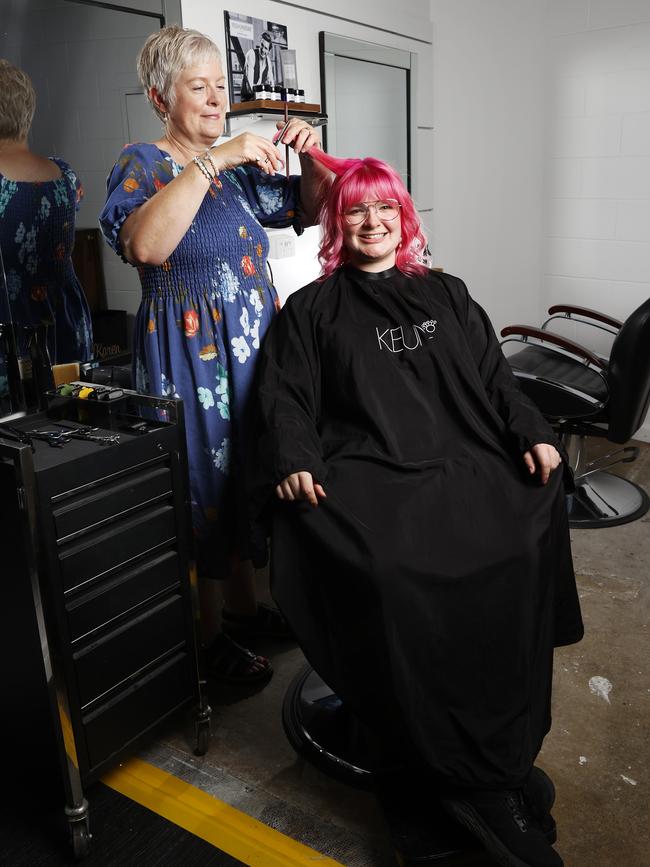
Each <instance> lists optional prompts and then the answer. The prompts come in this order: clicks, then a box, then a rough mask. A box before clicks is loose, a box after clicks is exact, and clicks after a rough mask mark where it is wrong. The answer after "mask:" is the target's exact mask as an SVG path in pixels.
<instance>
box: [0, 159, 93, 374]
mask: <svg viewBox="0 0 650 867" xmlns="http://www.w3.org/2000/svg"><path fill="white" fill-rule="evenodd" d="M50 159H51V160H52V162H54V163H56V164H57V166H58V167H59V168H60V169H61V177H60V178H56V179H55V180H52V181H39V182H33V181H12V180H10V179H9V178H6V177H4V175H2V174H0V249H1V250H2V258H3V262H4V269H5V274H6V277H7V291H8V294H9V303H10V305H11V315H12V318H13V321H14V323H15V324H16V325H17V326H18V328H17V331H18V340H19V349H21V346H20V344H21V342H22V341H21V331H20V326H21V325H38V324H40V323H46V324H47V325H49V326H54V327H50V328H48V348H49V351H50V358H51V361H52V362H53V363H56V364H60V363H61V362H65V361H89V360H90V357H91V352H92V326H91V320H90V311H89V310H88V304H87V302H86V296H85V295H84V292H83V289H82V288H81V284H80V283H79V280H78V279H77V275H76V274H75V272H74V268H73V265H72V258H71V257H72V248H73V247H74V228H75V211H76V210H78V208H79V202H80V201H81V197H82V196H83V190H82V187H81V182H80V181H79V178H78V177H77V176H76V174H75V173H74V171H73V170H72V169H71V168H70V166H69V165H68V164H67V163H66V162H64V161H63V160H62V159H59V158H58V157H50ZM24 349H25V348H24V346H23V347H22V351H24Z"/></svg>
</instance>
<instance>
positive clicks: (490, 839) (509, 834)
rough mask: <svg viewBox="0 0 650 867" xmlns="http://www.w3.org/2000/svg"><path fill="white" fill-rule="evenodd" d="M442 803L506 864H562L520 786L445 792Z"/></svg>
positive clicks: (511, 866)
mask: <svg viewBox="0 0 650 867" xmlns="http://www.w3.org/2000/svg"><path fill="white" fill-rule="evenodd" d="M442 805H443V807H444V808H445V809H446V810H447V812H448V813H449V815H451V816H453V818H454V819H456V820H457V821H458V822H460V824H461V825H463V826H464V827H465V828H467V830H468V831H470V832H471V833H472V834H473V835H474V836H475V837H476V838H477V839H478V840H480V841H481V843H482V844H483V846H484V848H485V849H486V850H487V851H488V852H489V853H490V855H491V856H492V857H493V858H494V859H495V861H497V862H498V863H499V864H501V865H503V867H562V865H563V864H564V862H563V861H562V859H561V858H560V856H559V855H558V853H557V852H556V851H555V850H554V849H553V847H552V846H551V844H550V843H549V841H548V840H547V839H546V837H545V836H544V834H543V833H542V831H541V829H540V828H539V826H538V824H537V823H536V822H535V821H534V819H533V818H532V817H531V815H530V812H529V810H528V808H527V805H526V801H525V799H524V796H523V792H522V790H521V789H506V790H502V791H477V790H476V789H472V790H469V791H467V792H459V793H454V794H453V795H448V794H447V795H445V796H443V798H442Z"/></svg>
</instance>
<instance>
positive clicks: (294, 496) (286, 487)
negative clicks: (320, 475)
mask: <svg viewBox="0 0 650 867" xmlns="http://www.w3.org/2000/svg"><path fill="white" fill-rule="evenodd" d="M275 493H276V494H277V496H278V497H279V498H280V499H281V500H289V501H290V502H293V501H294V500H309V502H310V503H311V504H312V506H317V505H318V498H319V497H320V498H321V499H323V498H324V497H326V496H327V494H326V493H325V491H324V490H323V486H322V485H319V484H318V482H314V477H313V476H312V474H311V473H308V472H307V471H306V470H303V471H302V472H299V473H291V475H290V476H287V477H286V479H283V480H282V481H281V482H280V484H279V485H278V486H277V487H276V489H275Z"/></svg>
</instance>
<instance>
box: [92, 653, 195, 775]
mask: <svg viewBox="0 0 650 867" xmlns="http://www.w3.org/2000/svg"><path fill="white" fill-rule="evenodd" d="M195 688H196V679H195V678H194V679H193V677H192V666H191V661H190V657H189V655H188V654H187V653H179V654H178V655H176V656H174V657H173V658H172V659H170V660H168V661H167V662H166V663H165V664H164V665H162V666H160V668H157V669H155V670H154V671H153V672H151V673H150V674H148V675H147V676H146V677H144V678H142V679H141V680H138V681H136V682H135V683H134V684H132V685H131V686H130V687H129V688H128V689H126V690H124V692H122V693H120V694H119V695H117V696H116V697H115V698H114V699H113V700H112V701H110V702H109V703H108V704H106V705H103V706H102V707H101V708H99V709H98V710H97V711H94V712H93V713H91V714H88V715H87V716H86V717H84V718H83V723H84V729H85V733H86V747H87V751H88V763H89V771H92V770H93V769H94V768H96V767H97V766H98V765H100V764H101V763H102V762H104V761H106V759H108V758H110V756H111V755H112V754H113V753H116V752H118V750H122V749H123V748H124V747H125V746H127V745H128V744H129V743H130V742H131V741H133V740H134V739H135V738H137V737H138V736H139V735H141V734H143V733H144V732H145V731H146V730H147V729H149V728H151V726H153V725H154V724H156V723H157V722H159V721H160V720H162V719H163V718H164V717H165V716H167V715H168V714H170V713H171V712H172V711H174V710H176V708H178V707H180V706H181V705H182V704H184V703H185V702H186V701H188V700H190V699H191V698H194V697H195V692H194V689H195Z"/></svg>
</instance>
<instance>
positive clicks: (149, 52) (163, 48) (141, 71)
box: [138, 24, 221, 120]
mask: <svg viewBox="0 0 650 867" xmlns="http://www.w3.org/2000/svg"><path fill="white" fill-rule="evenodd" d="M208 60H217V61H219V63H221V53H220V52H219V49H218V48H217V46H216V45H215V44H214V42H213V41H212V40H211V39H210V38H209V37H207V36H205V35H204V34H203V33H199V31H198V30H189V29H188V28H185V27H180V26H179V25H178V24H170V25H169V26H168V27H162V28H161V29H160V30H157V31H156V32H155V33H152V34H151V36H149V37H148V39H147V41H146V42H145V43H144V45H143V46H142V48H141V49H140V53H139V54H138V75H139V76H140V83H141V84H142V87H143V88H144V92H145V94H146V95H147V99H148V100H149V102H150V103H151V107H152V108H153V110H154V111H155V112H156V114H157V115H158V117H159V118H160V119H161V120H164V119H165V118H164V114H163V113H162V112H161V111H160V110H159V109H158V108H157V107H156V106H155V105H154V103H153V101H152V99H151V88H152V87H155V88H156V91H157V92H158V94H159V95H160V96H161V97H162V99H163V100H164V101H165V102H166V103H167V105H173V104H174V85H175V84H176V79H177V78H178V76H179V74H180V73H181V72H182V71H183V70H184V69H187V68H188V66H194V65H196V64H198V63H201V62H202V61H208Z"/></svg>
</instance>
